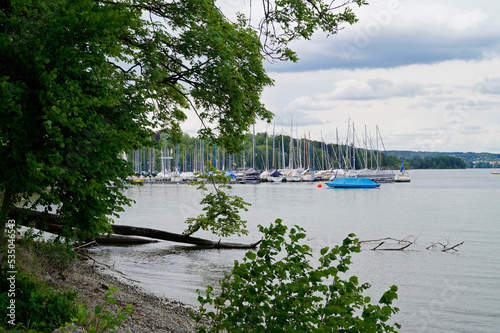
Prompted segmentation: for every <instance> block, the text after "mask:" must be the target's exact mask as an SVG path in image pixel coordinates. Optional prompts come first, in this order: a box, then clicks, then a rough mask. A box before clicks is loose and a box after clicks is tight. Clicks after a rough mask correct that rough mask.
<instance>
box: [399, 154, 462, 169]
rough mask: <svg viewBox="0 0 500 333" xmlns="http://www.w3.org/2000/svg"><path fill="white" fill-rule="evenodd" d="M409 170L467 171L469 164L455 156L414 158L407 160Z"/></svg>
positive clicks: (406, 164)
mask: <svg viewBox="0 0 500 333" xmlns="http://www.w3.org/2000/svg"><path fill="white" fill-rule="evenodd" d="M404 164H405V167H406V168H407V169H465V168H466V167H467V163H466V162H465V161H464V160H463V159H461V158H459V157H454V156H439V157H413V158H407V159H405V163H404Z"/></svg>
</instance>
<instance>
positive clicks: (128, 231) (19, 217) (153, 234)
mask: <svg viewBox="0 0 500 333" xmlns="http://www.w3.org/2000/svg"><path fill="white" fill-rule="evenodd" d="M9 218H11V219H15V220H16V221H20V222H21V223H22V225H24V226H30V225H31V224H34V226H35V228H37V229H40V230H43V231H47V232H50V233H54V234H60V232H61V230H62V227H63V225H62V224H61V223H60V217H59V216H58V215H55V214H49V213H44V212H38V211H32V210H29V209H24V208H14V209H12V210H11V211H10V212H9ZM111 228H112V229H113V232H114V233H115V234H119V235H125V236H140V237H146V238H150V239H146V240H144V239H141V238H135V239H130V238H129V239H124V238H121V239H120V240H121V241H122V243H126V244H129V245H130V244H138V243H141V242H155V240H151V238H152V239H156V240H164V241H170V242H178V243H186V244H192V245H197V246H202V247H208V248H217V249H251V248H255V247H257V245H259V244H260V242H261V241H260V240H259V241H258V242H255V243H251V244H242V243H229V242H222V241H221V240H218V241H212V240H208V239H202V238H196V237H191V236H186V235H182V234H176V233H172V232H168V231H162V230H156V229H150V228H141V227H131V226H125V225H117V224H112V225H111ZM112 238H115V242H114V243H113V244H116V241H117V238H116V235H105V236H103V237H100V238H96V239H94V240H96V241H97V242H98V243H99V244H109V241H111V239H112ZM107 241H108V242H107ZM141 244H142V243H141Z"/></svg>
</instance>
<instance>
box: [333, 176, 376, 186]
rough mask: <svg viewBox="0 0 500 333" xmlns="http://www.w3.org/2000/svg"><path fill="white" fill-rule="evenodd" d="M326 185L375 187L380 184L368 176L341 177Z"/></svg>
mask: <svg viewBox="0 0 500 333" xmlns="http://www.w3.org/2000/svg"><path fill="white" fill-rule="evenodd" d="M326 185H327V186H329V187H333V188H374V187H379V186H380V184H377V183H376V182H374V181H373V180H370V179H368V178H340V179H335V180H333V181H331V182H328V183H326Z"/></svg>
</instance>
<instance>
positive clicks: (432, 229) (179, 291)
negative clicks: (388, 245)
mask: <svg viewBox="0 0 500 333" xmlns="http://www.w3.org/2000/svg"><path fill="white" fill-rule="evenodd" d="M411 176H412V182H411V183H406V184H405V183H401V184H397V183H394V184H382V185H381V187H380V188H378V189H367V190H355V189H340V190H339V189H330V188H326V186H325V187H323V188H318V187H317V184H316V183H313V184H308V183H288V184H287V183H283V184H264V183H263V184H259V185H235V186H233V189H232V190H231V192H232V193H234V194H237V195H239V196H241V197H243V198H244V199H245V200H246V201H247V202H250V203H251V204H252V206H251V207H249V211H248V212H245V213H243V214H242V215H243V217H244V218H245V219H246V220H247V221H248V229H249V230H250V235H249V236H246V237H243V238H241V239H240V238H231V239H230V240H235V241H239V242H245V243H246V242H248V243H250V242H254V241H256V240H258V239H259V238H260V234H259V232H258V225H259V224H262V225H268V224H269V223H270V222H272V221H274V220H275V219H277V218H281V219H283V221H284V223H285V224H287V225H290V226H292V225H296V224H298V225H300V226H302V227H304V228H305V229H306V231H307V236H308V237H307V241H308V243H309V244H310V245H311V247H312V248H313V249H314V250H315V251H316V252H319V249H321V248H322V247H325V246H333V245H336V244H339V243H340V242H341V241H342V239H343V238H345V236H346V235H347V234H349V233H351V232H354V233H356V235H357V236H358V237H359V238H360V239H361V240H371V239H380V238H385V237H393V238H397V239H402V238H405V237H412V239H416V242H415V244H414V245H412V246H411V247H409V248H408V250H406V251H370V250H369V249H370V248H371V247H372V246H365V247H364V248H365V249H366V250H364V251H362V252H361V253H360V254H355V255H354V256H353V265H352V266H351V269H350V271H349V272H350V274H352V275H357V276H358V277H359V278H360V280H361V281H364V282H370V283H371V284H372V288H370V290H369V291H368V293H367V295H369V296H372V299H374V300H375V299H376V300H378V298H379V297H380V296H381V295H382V293H383V292H384V291H385V290H387V289H388V288H389V286H391V285H393V284H395V285H397V286H398V287H399V292H398V295H399V299H398V300H397V302H396V306H398V307H399V308H400V312H399V313H398V314H397V315H396V316H395V317H394V318H395V320H396V321H397V322H399V323H400V324H402V325H403V328H402V329H401V331H402V332H498V331H499V329H500V278H499V273H500V255H499V254H498V253H499V245H500V218H499V215H500V214H499V213H500V206H499V203H500V200H499V199H500V176H499V175H492V174H491V172H490V171H488V170H473V169H468V170H432V171H431V170H418V171H413V172H411ZM126 194H127V195H128V196H129V197H130V198H132V199H134V200H135V201H136V204H135V205H133V206H132V207H127V209H126V211H125V212H124V213H122V216H121V217H120V218H119V219H117V220H116V223H117V224H124V225H133V226H142V227H149V228H156V229H161V230H167V231H171V232H182V231H183V230H184V228H185V225H184V224H183V221H184V220H185V219H186V218H188V217H194V216H196V215H198V214H199V213H200V212H201V210H200V207H199V204H198V203H199V201H200V200H201V193H198V191H197V190H196V188H195V187H194V186H188V185H183V184H181V185H173V184H171V185H144V186H142V187H137V188H132V189H129V190H127V191H126ZM196 235H197V236H198V237H205V238H211V239H214V237H213V236H211V235H210V234H203V233H197V234H196ZM462 241H463V242H464V244H463V245H461V246H460V247H458V248H457V249H458V251H457V252H453V251H450V252H441V251H437V250H427V249H426V247H428V246H429V245H430V244H432V243H435V242H442V243H445V242H448V243H449V244H450V245H453V244H457V243H460V242H462ZM93 251H94V255H95V256H96V259H97V260H99V261H101V262H105V263H107V264H110V265H114V268H115V269H116V270H117V271H119V272H121V273H122V274H123V275H124V276H125V277H126V278H128V279H131V280H134V281H137V284H138V285H140V286H141V287H143V288H144V289H146V290H149V291H152V292H154V293H156V294H158V295H160V296H164V297H167V298H170V299H173V300H178V301H181V302H183V303H186V304H187V305H190V306H194V307H197V306H198V303H197V300H196V298H197V294H196V290H197V289H204V288H205V287H206V285H207V284H210V285H213V286H215V285H216V284H217V281H218V280H219V279H220V278H221V277H222V275H223V273H222V272H223V271H229V270H230V269H231V268H232V265H233V262H234V260H236V259H238V260H240V259H241V258H242V257H243V256H244V253H245V251H243V250H199V249H196V248H194V247H191V246H184V245H179V244H175V243H169V242H160V243H156V244H149V245H141V246H134V247H103V248H99V249H95V250H93Z"/></svg>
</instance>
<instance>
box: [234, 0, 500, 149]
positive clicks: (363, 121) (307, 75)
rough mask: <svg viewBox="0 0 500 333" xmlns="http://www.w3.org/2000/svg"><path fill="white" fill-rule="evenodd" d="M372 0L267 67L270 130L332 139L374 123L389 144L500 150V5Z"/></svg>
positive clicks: (259, 127)
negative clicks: (332, 31) (333, 30)
mask: <svg viewBox="0 0 500 333" xmlns="http://www.w3.org/2000/svg"><path fill="white" fill-rule="evenodd" d="M226 1H228V2H229V3H231V4H232V5H230V6H234V7H237V6H240V5H241V4H243V7H242V10H241V11H242V12H245V10H246V11H248V8H249V3H250V1H249V0H241V1H240V2H239V4H236V3H237V2H235V1H234V0H232V1H230V0H226ZM338 1H341V0H337V2H338ZM254 2H255V1H254ZM368 2H369V5H367V6H362V7H358V6H357V5H352V6H351V7H352V9H353V11H354V12H355V13H356V15H357V16H358V18H359V22H357V23H355V24H354V25H352V26H349V25H347V26H344V29H342V30H341V31H339V33H338V34H336V35H333V36H329V37H328V38H327V37H326V36H325V35H324V34H323V33H317V34H316V35H315V36H314V38H313V39H312V40H309V41H298V42H295V43H294V44H293V45H292V48H293V49H294V50H295V51H297V52H298V56H299V58H300V60H299V61H298V62H297V63H291V62H286V63H275V64H271V63H268V64H266V69H267V73H268V75H269V76H270V77H271V78H272V79H274V80H275V85H274V86H273V87H269V88H266V89H265V90H264V93H263V96H262V100H263V102H264V104H265V105H266V107H267V108H268V109H269V110H270V111H272V112H273V113H274V115H275V118H274V123H275V125H276V132H278V133H281V131H284V134H285V135H289V134H290V125H291V123H292V125H293V133H292V134H293V136H294V137H296V136H297V134H298V136H299V137H304V135H307V136H308V137H309V136H310V137H311V139H313V140H324V141H325V142H327V143H333V142H336V140H337V139H336V137H337V134H336V133H337V131H338V135H339V139H340V141H341V142H344V141H345V139H346V136H347V131H348V127H350V128H351V129H352V127H353V126H354V128H355V129H356V133H357V136H358V137H359V140H360V142H361V141H362V136H363V135H364V131H365V128H366V131H367V133H368V134H367V135H368V136H370V137H371V138H372V140H375V133H376V127H378V128H379V130H380V133H381V135H382V139H383V141H384V146H385V148H386V149H387V150H415V151H440V152H490V153H500V1H498V0H475V1H470V0H467V1H465V0H419V1H410V0H368ZM257 3H258V2H255V4H254V6H255V5H256V4H257ZM292 119H293V120H292ZM256 131H257V132H265V131H267V132H268V133H272V125H268V124H266V123H265V122H262V121H259V122H258V123H257V124H256Z"/></svg>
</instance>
